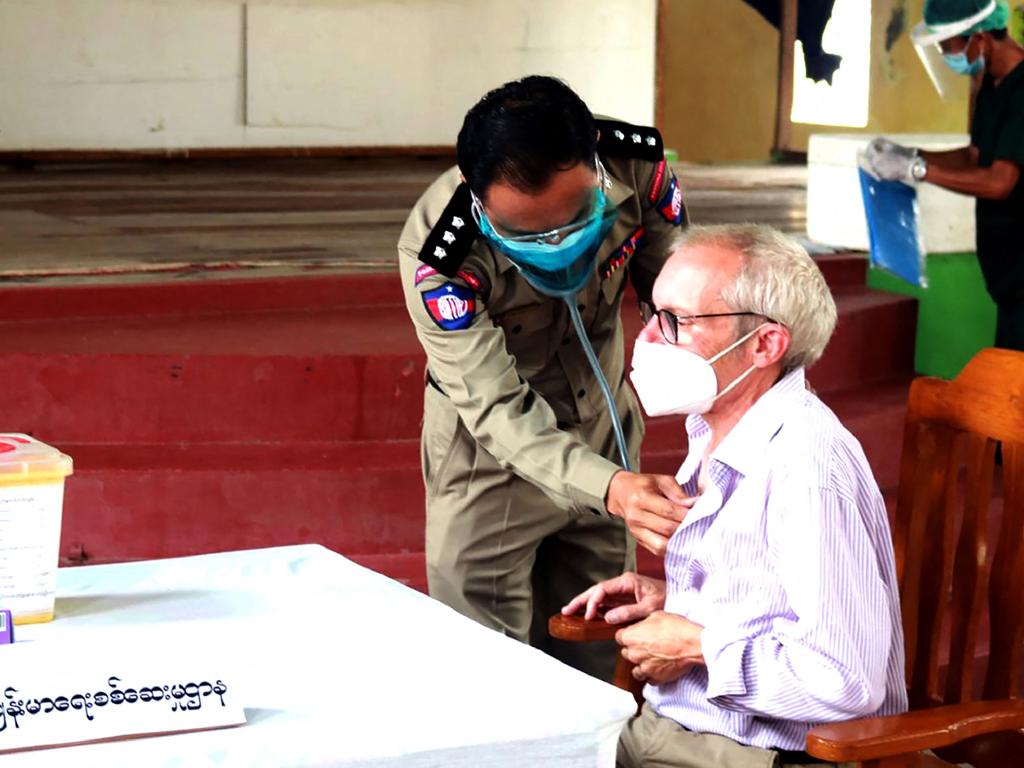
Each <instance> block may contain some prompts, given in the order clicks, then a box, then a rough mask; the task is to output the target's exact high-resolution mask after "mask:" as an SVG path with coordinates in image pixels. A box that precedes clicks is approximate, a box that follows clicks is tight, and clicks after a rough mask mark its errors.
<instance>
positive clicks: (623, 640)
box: [615, 611, 704, 685]
mask: <svg viewBox="0 0 1024 768" xmlns="http://www.w3.org/2000/svg"><path fill="white" fill-rule="evenodd" d="M703 629H704V627H702V626H701V625H700V624H696V623H694V622H692V621H690V620H689V619H687V618H685V617H683V616H679V615H678V614H675V613H665V612H664V611H656V612H654V613H652V614H651V615H650V616H648V617H647V618H646V619H644V620H643V621H641V622H640V623H639V624H634V625H632V626H631V627H626V628H624V629H620V630H619V631H618V632H616V633H615V640H616V642H617V643H618V644H619V645H621V646H622V655H623V656H624V657H626V658H627V659H629V660H630V661H632V662H633V663H634V664H636V667H635V668H634V669H633V677H635V678H636V679H637V680H645V681H647V682H649V683H654V684H656V685H663V684H665V683H671V682H672V681H674V680H678V679H679V678H680V677H682V676H683V675H685V674H686V673H687V672H688V671H689V670H690V669H691V668H692V667H695V666H697V665H701V666H703V665H704V654H703V653H702V651H701V645H700V633H701V631H702V630H703Z"/></svg>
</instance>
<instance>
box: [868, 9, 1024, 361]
mask: <svg viewBox="0 0 1024 768" xmlns="http://www.w3.org/2000/svg"><path fill="white" fill-rule="evenodd" d="M1008 19H1009V9H1008V8H1007V5H1006V3H1005V2H1002V0H1000V2H993V0H928V1H927V2H926V3H925V6H924V24H923V25H921V27H922V28H923V29H922V32H923V34H920V35H918V36H917V38H918V40H919V41H923V42H924V43H927V44H937V45H938V46H940V48H941V52H942V54H943V58H944V59H945V61H946V64H947V65H948V66H949V67H950V69H952V70H953V71H954V72H957V73H959V74H964V75H976V74H982V75H983V77H982V81H981V87H980V89H979V91H978V94H977V98H976V100H975V103H974V113H973V119H972V121H971V144H970V146H968V147H964V148H962V149H955V150H952V151H949V152H925V151H919V150H917V149H914V148H911V147H902V146H900V145H898V144H895V143H893V142H890V141H887V140H885V139H876V140H875V141H874V142H872V144H871V145H870V146H869V147H868V160H869V162H870V163H871V165H872V167H873V169H874V170H875V173H877V174H878V176H880V177H881V178H883V179H890V180H899V181H910V180H912V179H917V180H924V181H929V182H931V183H932V184H938V185H939V186H941V187H945V188H947V189H951V190H953V191H954V192H960V193H963V194H967V195H973V196H975V197H976V198H977V202H976V205H975V220H976V224H977V227H976V229H977V235H976V237H977V249H978V262H979V264H980V265H981V271H982V275H983V276H984V278H985V285H986V287H987V288H988V292H989V294H991V296H992V298H993V300H994V301H995V302H996V306H997V314H996V346H997V347H1006V348H1008V349H1019V350H1024V245H1022V243H1024V239H1022V236H1021V225H1022V222H1024V181H1022V180H1021V172H1020V170H1021V165H1022V164H1024V66H1022V62H1024V48H1021V46H1019V45H1018V44H1017V43H1016V42H1015V41H1014V40H1013V39H1012V38H1011V37H1009V36H1008V35H1007V33H1006V25H1007V21H1008ZM919 44H920V43H919Z"/></svg>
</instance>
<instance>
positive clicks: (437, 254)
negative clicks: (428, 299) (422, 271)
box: [420, 183, 480, 277]
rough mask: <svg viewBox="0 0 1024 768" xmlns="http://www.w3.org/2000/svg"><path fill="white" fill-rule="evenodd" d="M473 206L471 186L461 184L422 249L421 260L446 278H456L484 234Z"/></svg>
mask: <svg viewBox="0 0 1024 768" xmlns="http://www.w3.org/2000/svg"><path fill="white" fill-rule="evenodd" d="M472 204H473V201H472V198H471V196H470V194H469V185H468V184H465V183H462V184H459V186H458V187H456V188H455V192H454V194H452V199H451V200H449V201H448V205H446V206H445V209H444V213H442V214H441V218H439V219H438V220H437V223H436V224H435V225H434V228H433V229H432V230H430V234H429V235H427V239H426V241H425V242H424V243H423V248H421V249H420V261H422V262H423V263H424V264H427V265H428V266H431V267H433V268H434V269H436V270H437V271H438V272H440V273H441V274H442V275H444V276H445V277H455V275H456V274H457V273H458V271H459V268H460V267H461V266H462V262H463V261H465V259H466V256H467V255H469V249H470V248H471V247H472V246H473V242H474V241H475V240H476V238H477V236H478V235H479V234H480V230H479V229H478V228H477V226H476V221H475V220H474V219H473V211H472Z"/></svg>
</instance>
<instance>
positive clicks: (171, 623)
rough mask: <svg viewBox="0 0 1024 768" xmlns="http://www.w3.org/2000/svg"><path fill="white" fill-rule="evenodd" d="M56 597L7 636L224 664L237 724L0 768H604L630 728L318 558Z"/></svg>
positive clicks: (470, 630)
mask: <svg viewBox="0 0 1024 768" xmlns="http://www.w3.org/2000/svg"><path fill="white" fill-rule="evenodd" d="M57 594H58V599H57V609H56V613H57V617H56V619H55V620H54V621H53V622H52V623H49V624H40V625H33V626H23V627H18V641H19V642H32V641H34V642H37V643H40V644H41V645H42V644H46V645H52V647H53V652H54V653H75V652H76V648H80V647H82V646H83V645H85V646H88V645H89V644H90V643H95V642H97V641H101V642H103V643H105V644H107V645H108V646H109V647H114V648H123V649H124V653H126V654H137V655H140V656H143V657H144V656H146V655H147V654H149V655H151V656H155V657H159V655H160V654H162V653H169V652H173V653H176V654H194V655H202V656H204V657H207V658H210V657H216V658H221V659H224V660H225V663H226V664H230V665H231V677H232V679H233V680H234V681H236V682H235V684H234V686H233V691H236V692H237V696H236V698H235V701H236V702H239V703H241V705H242V706H243V707H244V709H245V713H246V716H247V720H248V724H247V725H244V726H242V727H240V728H234V729H226V730H216V731H207V732H198V733H188V734H180V735H174V736H159V737H151V738H141V739H132V740H128V741H119V742H110V743H102V744H89V745H84V746H78V747H69V748H60V749H50V750H43V751H38V752H24V753H17V754H10V755H4V756H3V757H2V760H3V765H4V768H21V767H23V766H47V767H49V766H54V765H83V766H94V765H95V766H99V765H102V766H105V767H106V768H114V766H132V768H137V767H138V766H156V765H159V766H189V767H190V768H191V767H192V766H205V765H232V766H334V765H341V766H374V768H379V767H380V766H402V768H424V767H426V766H455V767H461V766H464V767H465V768H471V767H472V768H487V767H489V766H516V768H526V767H528V766H541V765H543V766H559V767H561V766H565V767H566V768H569V767H570V766H571V767H573V768H575V766H586V767H587V768H593V766H612V765H614V755H615V744H616V741H617V739H618V733H619V731H620V729H621V728H622V725H623V723H624V722H625V721H626V719H627V718H628V717H629V715H630V714H631V713H632V711H633V700H632V698H631V697H630V696H629V694H627V693H626V692H624V691H620V690H618V689H616V688H613V687H612V686H610V685H606V684H604V683H602V682H599V681H597V680H595V679H593V678H590V677H587V676H586V675H583V674H581V673H579V672H577V671H575V670H573V669H570V668H569V667H566V666H565V665H563V664H561V663H559V662H557V661H555V660H553V659H551V658H549V657H547V656H545V655H544V654H542V653H540V652H538V651H536V650H534V649H532V648H529V647H527V646H524V645H522V644H520V643H517V642H515V641H513V640H510V639H508V638H506V637H503V636H501V635H499V634H498V633H496V632H492V631H490V630H488V629H485V628H483V627H481V626H479V625H477V624H476V623H474V622H472V621H470V620H468V619H466V618H464V617H462V616H460V615H458V614H457V613H455V612H454V611H452V610H450V609H448V608H446V607H445V606H443V605H441V604H440V603H438V602H436V601H434V600H431V599H430V598H427V597H425V596H424V595H421V594H419V593H417V592H415V591H413V590H411V589H408V588H406V587H404V586H402V585H401V584H399V583H397V582H395V581H392V580H390V579H387V578H385V577H383V576H381V575H379V574H376V573H374V572H372V571H369V570H367V569H365V568H362V567H360V566H358V565H356V564H355V563H352V562H351V561H349V560H346V559H345V558H344V557H342V556H340V555H337V554H335V553H333V552H331V551H329V550H327V549H324V548H323V547H320V546H315V545H307V546H295V547H278V548H274V549H264V550H253V551H246V552H229V553H224V554H217V555H204V556H200V557H189V558H180V559H174V560H162V561H151V562H142V563H128V564H121V565H100V566H89V567H81V568H68V569H62V570H61V571H60V573H59V576H58V592H57ZM169 649H173V650H169ZM83 663H85V662H84V661H83ZM2 665H3V647H2V646H0V669H2ZM225 679H227V677H225Z"/></svg>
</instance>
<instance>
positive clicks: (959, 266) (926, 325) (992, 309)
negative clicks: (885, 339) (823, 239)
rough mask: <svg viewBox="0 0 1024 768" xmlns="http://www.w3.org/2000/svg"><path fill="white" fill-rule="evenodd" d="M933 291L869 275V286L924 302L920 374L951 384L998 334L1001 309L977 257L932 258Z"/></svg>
mask: <svg viewBox="0 0 1024 768" xmlns="http://www.w3.org/2000/svg"><path fill="white" fill-rule="evenodd" d="M926 275H927V277H928V287H927V288H918V287H916V286H912V285H910V284H909V283H906V282H904V281H903V280H901V279H899V278H897V277H894V276H893V275H891V274H889V273H888V272H884V271H882V270H880V269H875V268H873V267H872V268H870V269H869V270H868V286H869V287H871V288H876V289H878V290H882V291H890V292H892V293H899V294H903V295H904V296H913V297H914V298H916V299H917V300H918V315H917V343H916V350H915V355H914V368H915V370H916V371H917V372H918V373H920V374H924V375H928V376H941V377H943V378H945V379H951V378H953V377H954V376H956V375H957V374H958V373H960V370H961V369H962V368H963V367H964V365H965V364H966V363H967V361H968V360H970V359H971V358H972V357H973V356H974V354H975V353H976V352H978V350H980V349H982V348H983V347H990V346H992V343H993V341H995V334H996V305H995V303H993V301H992V299H991V298H990V297H989V295H988V292H987V291H986V290H985V283H984V281H983V280H982V277H981V269H980V267H979V266H978V257H977V255H976V254H974V253H935V254H929V255H928V259H927V267H926Z"/></svg>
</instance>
